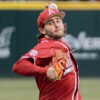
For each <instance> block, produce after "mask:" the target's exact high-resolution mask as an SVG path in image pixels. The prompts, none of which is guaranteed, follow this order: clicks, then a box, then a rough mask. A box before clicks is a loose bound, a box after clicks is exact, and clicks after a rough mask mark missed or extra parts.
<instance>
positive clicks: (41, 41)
mask: <svg viewBox="0 0 100 100" xmlns="http://www.w3.org/2000/svg"><path fill="white" fill-rule="evenodd" d="M45 42H49V41H48V40H43V41H41V42H40V43H45Z"/></svg>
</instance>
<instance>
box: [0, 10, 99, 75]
mask: <svg viewBox="0 0 100 100" xmlns="http://www.w3.org/2000/svg"><path fill="white" fill-rule="evenodd" d="M65 12H66V18H65V19H64V22H67V25H68V26H67V27H68V31H67V32H68V36H69V37H71V38H72V40H73V41H72V43H71V41H70V40H69V41H68V43H69V45H70V44H71V47H72V48H75V49H76V51H75V55H76V56H75V57H76V59H77V62H78V65H79V71H80V76H100V44H99V43H100V28H99V27H100V11H75V10H74V11H65ZM39 13H40V11H15V10H0V77H15V76H16V77H17V75H15V74H14V73H13V72H12V65H13V64H14V63H15V62H16V60H17V59H19V58H20V57H21V56H22V55H23V54H24V53H26V52H27V51H28V50H30V49H31V48H32V47H33V46H34V45H35V44H36V43H37V38H36V35H37V34H38V33H39V31H38V27H37V17H38V14H39ZM80 34H81V35H80ZM84 35H86V36H84ZM81 40H83V41H81ZM92 40H93V41H92ZM66 41H67V40H66ZM87 44H89V45H87Z"/></svg>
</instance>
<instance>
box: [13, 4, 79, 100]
mask: <svg viewBox="0 0 100 100" xmlns="http://www.w3.org/2000/svg"><path fill="white" fill-rule="evenodd" d="M64 17H65V13H64V12H63V11H60V10H59V9H58V7H57V5H56V4H54V3H50V4H48V5H46V7H45V10H43V11H42V12H41V13H40V15H39V16H38V19H37V24H38V28H39V31H40V34H39V36H38V44H37V45H36V46H35V47H33V48H32V49H31V50H29V51H28V52H27V53H26V54H25V55H23V56H22V57H21V58H20V59H19V60H18V61H17V62H16V63H15V64H14V65H13V71H14V72H15V73H17V74H20V75H24V76H32V77H33V76H34V78H35V80H36V83H37V86H38V89H39V100H81V96H80V92H79V72H78V67H77V62H76V60H75V58H74V57H73V55H72V51H71V50H70V48H69V46H68V45H67V44H66V43H65V42H64V41H63V40H62V38H63V37H64V35H65V27H64V23H63V18H64Z"/></svg>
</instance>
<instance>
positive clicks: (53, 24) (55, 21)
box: [44, 16, 64, 39]
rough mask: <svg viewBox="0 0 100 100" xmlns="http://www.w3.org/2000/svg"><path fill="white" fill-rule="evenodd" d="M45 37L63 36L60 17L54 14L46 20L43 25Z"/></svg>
mask: <svg viewBox="0 0 100 100" xmlns="http://www.w3.org/2000/svg"><path fill="white" fill-rule="evenodd" d="M44 31H45V32H44V33H45V37H47V38H52V39H61V38H62V37H63V36H64V24H63V21H62V19H61V18H60V17H58V16H55V17H52V18H50V19H49V20H48V22H47V23H46V24H45V26H44Z"/></svg>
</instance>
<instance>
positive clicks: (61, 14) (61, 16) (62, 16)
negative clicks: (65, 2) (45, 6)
mask: <svg viewBox="0 0 100 100" xmlns="http://www.w3.org/2000/svg"><path fill="white" fill-rule="evenodd" d="M54 16H59V17H60V18H61V19H63V18H64V17H65V12H63V11H59V12H58V13H56V14H53V15H51V16H49V17H48V19H47V20H46V21H45V23H46V22H48V20H49V19H50V18H52V17H54Z"/></svg>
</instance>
